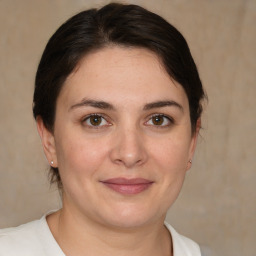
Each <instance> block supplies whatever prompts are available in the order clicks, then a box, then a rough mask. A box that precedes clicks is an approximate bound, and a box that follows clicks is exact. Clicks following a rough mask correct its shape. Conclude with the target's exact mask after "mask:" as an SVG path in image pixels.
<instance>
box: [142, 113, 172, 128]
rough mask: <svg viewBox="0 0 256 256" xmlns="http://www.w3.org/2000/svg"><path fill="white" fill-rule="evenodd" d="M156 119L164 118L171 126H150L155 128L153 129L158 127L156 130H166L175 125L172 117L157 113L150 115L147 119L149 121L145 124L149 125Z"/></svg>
mask: <svg viewBox="0 0 256 256" xmlns="http://www.w3.org/2000/svg"><path fill="white" fill-rule="evenodd" d="M154 117H164V118H166V119H168V122H169V124H168V125H154V124H150V125H149V126H153V127H156V128H165V127H169V126H170V125H172V124H174V119H173V118H172V117H171V116H169V115H166V114H163V113H155V114H152V115H150V116H149V117H148V118H147V121H146V122H145V124H146V125H147V123H148V122H149V121H150V120H152V118H154Z"/></svg>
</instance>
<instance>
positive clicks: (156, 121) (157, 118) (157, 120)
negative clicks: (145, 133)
mask: <svg viewBox="0 0 256 256" xmlns="http://www.w3.org/2000/svg"><path fill="white" fill-rule="evenodd" d="M152 123H153V124H154V125H162V124H163V123H164V117H163V116H153V117H152Z"/></svg>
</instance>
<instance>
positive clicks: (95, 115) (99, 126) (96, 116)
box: [82, 113, 111, 129]
mask: <svg viewBox="0 0 256 256" xmlns="http://www.w3.org/2000/svg"><path fill="white" fill-rule="evenodd" d="M92 117H95V118H101V120H104V121H105V122H106V124H103V125H101V123H102V121H101V123H100V124H99V125H93V124H87V123H86V122H87V121H88V120H90V118H92ZM82 123H85V125H86V126H87V127H88V128H93V129H100V128H102V127H105V126H110V125H111V123H110V122H109V121H108V120H107V118H106V117H105V116H104V115H103V114H96V113H95V114H89V115H87V116H85V117H84V118H83V120H82Z"/></svg>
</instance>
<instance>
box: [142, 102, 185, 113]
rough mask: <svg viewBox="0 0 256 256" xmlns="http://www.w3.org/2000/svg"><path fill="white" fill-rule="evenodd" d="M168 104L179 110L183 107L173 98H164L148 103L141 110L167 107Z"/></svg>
mask: <svg viewBox="0 0 256 256" xmlns="http://www.w3.org/2000/svg"><path fill="white" fill-rule="evenodd" d="M168 106H171V107H172V106H173V107H177V108H179V109H180V110H181V111H183V107H182V106H181V105H180V104H179V103H178V102H176V101H173V100H164V101H156V102H152V103H148V104H146V105H145V106H144V108H143V110H150V109H154V108H163V107H168Z"/></svg>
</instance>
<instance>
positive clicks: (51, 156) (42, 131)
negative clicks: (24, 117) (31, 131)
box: [36, 116, 58, 168]
mask: <svg viewBox="0 0 256 256" xmlns="http://www.w3.org/2000/svg"><path fill="white" fill-rule="evenodd" d="M36 124H37V130H38V133H39V135H40V137H41V141H42V146H43V149H44V154H45V156H46V158H47V160H48V162H49V164H50V165H51V166H52V167H55V168H56V167H58V162H57V155H56V147H55V139H54V135H53V133H52V132H50V131H49V130H48V129H47V128H46V127H45V125H44V122H43V120H42V118H41V117H40V116H39V117H37V118H36Z"/></svg>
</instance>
